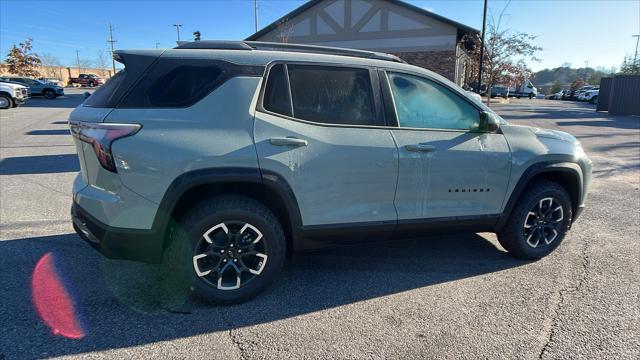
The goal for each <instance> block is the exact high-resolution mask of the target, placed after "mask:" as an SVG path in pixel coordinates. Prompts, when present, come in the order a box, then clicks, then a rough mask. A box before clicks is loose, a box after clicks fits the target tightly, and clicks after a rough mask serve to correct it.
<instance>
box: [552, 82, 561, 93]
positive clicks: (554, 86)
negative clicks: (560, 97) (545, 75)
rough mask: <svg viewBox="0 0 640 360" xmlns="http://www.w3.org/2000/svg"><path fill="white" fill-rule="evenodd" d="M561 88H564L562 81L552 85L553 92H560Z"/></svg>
mask: <svg viewBox="0 0 640 360" xmlns="http://www.w3.org/2000/svg"><path fill="white" fill-rule="evenodd" d="M560 90H562V84H560V81H556V82H554V83H553V86H552V87H551V93H552V94H555V93H558V92H560Z"/></svg>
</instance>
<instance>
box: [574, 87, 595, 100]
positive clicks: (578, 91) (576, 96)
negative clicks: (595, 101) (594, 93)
mask: <svg viewBox="0 0 640 360" xmlns="http://www.w3.org/2000/svg"><path fill="white" fill-rule="evenodd" d="M593 89H595V86H591V85H587V86H583V87H581V88H579V89H576V90H575V91H574V92H573V93H572V95H571V100H581V99H580V97H581V96H582V94H584V93H585V92H587V91H589V90H593Z"/></svg>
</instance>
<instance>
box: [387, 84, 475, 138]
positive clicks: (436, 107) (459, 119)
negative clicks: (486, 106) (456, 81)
mask: <svg viewBox="0 0 640 360" xmlns="http://www.w3.org/2000/svg"><path fill="white" fill-rule="evenodd" d="M388 78H389V85H390V87H391V92H392V94H393V102H394V104H395V108H396V115H397V118H398V124H399V126H400V127H411V128H425V129H453V130H475V129H477V128H478V126H479V125H480V112H479V111H478V110H477V109H476V108H475V107H474V106H473V105H471V104H470V103H469V102H467V101H465V100H464V99H463V98H462V97H460V96H458V95H456V94H455V93H453V92H452V91H451V90H449V89H447V88H446V87H444V86H442V85H440V84H438V83H436V82H433V81H429V80H427V79H424V78H421V77H418V76H414V75H408V74H399V73H388Z"/></svg>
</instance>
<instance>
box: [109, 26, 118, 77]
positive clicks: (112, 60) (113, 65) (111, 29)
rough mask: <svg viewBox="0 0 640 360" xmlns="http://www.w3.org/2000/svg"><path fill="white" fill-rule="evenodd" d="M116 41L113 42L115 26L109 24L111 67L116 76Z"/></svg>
mask: <svg viewBox="0 0 640 360" xmlns="http://www.w3.org/2000/svg"><path fill="white" fill-rule="evenodd" d="M116 41H117V40H113V26H112V25H111V23H109V40H107V42H108V43H109V45H110V46H111V66H112V67H113V75H115V74H116V61H115V59H114V58H113V44H114V43H115V42H116Z"/></svg>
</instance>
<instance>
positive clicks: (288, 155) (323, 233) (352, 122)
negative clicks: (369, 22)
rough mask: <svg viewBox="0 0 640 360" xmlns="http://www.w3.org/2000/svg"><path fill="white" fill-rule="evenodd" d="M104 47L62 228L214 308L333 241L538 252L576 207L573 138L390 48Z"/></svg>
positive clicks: (579, 177) (579, 159) (81, 123)
mask: <svg viewBox="0 0 640 360" xmlns="http://www.w3.org/2000/svg"><path fill="white" fill-rule="evenodd" d="M114 56H115V58H116V60H117V61H119V62H121V63H122V64H123V65H124V66H125V69H124V70H122V71H120V72H119V73H118V74H117V75H116V76H115V77H113V78H112V79H110V80H109V81H108V82H107V83H106V84H105V85H104V86H102V87H101V88H100V89H98V90H97V91H96V92H95V93H94V94H93V95H91V96H90V97H88V98H87V99H86V100H85V102H84V103H83V104H82V105H81V106H79V107H78V108H76V109H75V110H74V111H73V112H72V113H71V115H70V118H69V125H70V127H71V132H72V134H73V135H74V137H75V139H76V146H77V149H78V155H79V157H80V164H81V172H80V174H79V175H78V176H77V178H76V180H75V183H74V186H73V200H74V203H73V208H72V215H73V223H74V226H75V228H76V231H77V232H78V234H80V236H81V237H82V238H84V239H85V240H87V241H88V242H89V243H90V244H91V245H93V246H94V247H95V248H96V249H98V250H99V251H100V252H101V253H102V254H104V255H105V256H107V257H110V258H119V259H129V260H137V261H146V262H154V263H158V262H167V261H172V262H177V263H179V264H184V265H185V266H186V268H187V269H188V272H189V274H188V275H189V276H190V278H189V280H186V281H189V282H190V281H192V282H193V284H192V285H193V286H194V288H195V289H196V291H198V292H199V293H200V294H202V295H204V296H205V297H207V298H208V299H210V300H211V301H213V302H215V303H233V302H239V301H243V300H246V299H248V298H250V297H252V296H254V295H255V294H257V293H258V292H260V291H261V290H262V289H264V288H265V286H267V285H268V284H269V283H270V282H271V281H272V280H273V279H274V278H275V277H276V275H277V273H278V272H279V271H280V269H281V268H282V266H283V263H284V260H285V257H286V256H287V255H289V254H293V253H295V252H298V251H305V250H311V249H317V248H320V247H324V246H329V245H335V244H345V243H353V242H359V241H368V240H381V239H385V238H407V237H424V236H426V235H431V234H435V233H441V232H445V231H458V232H460V231H469V232H480V231H490V232H496V233H497V234H498V239H499V240H500V243H501V244H502V246H503V247H504V248H505V249H506V250H507V251H508V252H509V253H511V254H513V255H514V256H517V257H521V258H527V259H538V258H541V257H543V256H545V255H547V254H549V253H550V252H552V251H553V250H554V249H555V248H556V247H557V246H558V245H559V244H560V242H561V241H562V239H563V238H564V236H565V234H566V232H567V231H568V230H569V228H570V227H571V224H572V222H573V221H574V220H575V219H576V218H577V217H578V215H579V214H580V212H581V211H582V209H583V204H584V199H585V196H586V193H587V187H588V184H589V180H590V177H591V161H590V160H589V159H588V158H587V156H586V155H585V153H584V152H583V150H582V147H581V146H580V143H579V142H578V141H576V139H575V138H574V137H572V136H571V135H569V134H566V133H563V132H559V131H551V130H542V129H537V128H531V127H525V126H515V125H510V124H508V123H507V122H505V121H504V120H502V119H501V118H500V117H499V116H498V115H496V114H495V113H494V112H493V111H491V110H490V109H489V108H487V107H485V106H484V105H482V104H480V103H478V102H477V101H474V100H473V98H471V97H469V95H467V94H466V92H465V91H464V90H462V89H460V88H459V87H458V86H456V85H455V84H453V83H451V82H450V81H448V80H446V79H444V78H443V77H441V76H438V75H436V74H434V73H432V72H430V71H428V70H425V69H422V68H419V67H415V66H410V65H407V64H405V63H403V62H402V61H401V60H400V59H398V58H397V57H395V56H391V55H386V54H380V53H374V52H367V51H358V50H346V49H335V48H323V47H313V46H301V45H292V44H272V43H259V42H215V41H198V42H191V43H186V44H183V45H180V46H178V47H177V48H175V49H169V50H131V51H117V52H115V55H114ZM179 248H182V249H185V248H186V249H187V251H186V253H185V252H184V251H177V250H175V249H179ZM190 285H191V284H190Z"/></svg>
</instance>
